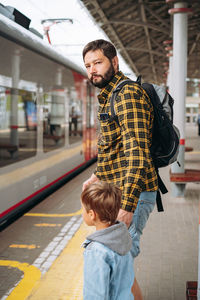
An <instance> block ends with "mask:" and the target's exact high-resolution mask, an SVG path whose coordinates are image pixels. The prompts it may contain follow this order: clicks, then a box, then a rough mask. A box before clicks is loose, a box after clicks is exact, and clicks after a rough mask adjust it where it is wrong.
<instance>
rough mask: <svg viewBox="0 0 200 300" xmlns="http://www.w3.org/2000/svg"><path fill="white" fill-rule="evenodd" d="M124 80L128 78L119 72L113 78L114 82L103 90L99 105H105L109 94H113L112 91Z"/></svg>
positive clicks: (99, 96) (99, 97)
mask: <svg viewBox="0 0 200 300" xmlns="http://www.w3.org/2000/svg"><path fill="white" fill-rule="evenodd" d="M124 79H127V77H126V76H125V75H124V74H123V73H122V72H121V71H118V72H117V73H116V74H115V76H114V77H113V78H112V80H111V81H110V82H109V83H108V84H107V85H106V86H105V87H104V88H102V89H101V91H100V94H99V95H98V100H99V103H104V102H105V100H107V99H108V97H109V94H110V93H111V92H112V90H113V89H114V88H115V87H116V86H117V84H118V83H119V81H121V80H124Z"/></svg>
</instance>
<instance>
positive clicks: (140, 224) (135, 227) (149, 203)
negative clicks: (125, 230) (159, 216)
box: [129, 192, 157, 258]
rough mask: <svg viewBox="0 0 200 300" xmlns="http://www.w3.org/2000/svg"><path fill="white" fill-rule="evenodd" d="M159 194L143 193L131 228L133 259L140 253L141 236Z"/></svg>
mask: <svg viewBox="0 0 200 300" xmlns="http://www.w3.org/2000/svg"><path fill="white" fill-rule="evenodd" d="M156 195H157V192H142V193H141V194H140V198H139V201H138V204H137V208H136V210H135V212H134V214H133V220H132V223H131V225H130V227H129V232H130V235H131V237H132V241H133V245H132V249H131V254H132V256H133V258H135V257H136V256H138V254H139V253H140V236H141V234H142V232H143V229H144V227H145V225H146V222H147V220H148V218H149V215H150V213H151V212H152V211H153V209H154V206H155V203H156Z"/></svg>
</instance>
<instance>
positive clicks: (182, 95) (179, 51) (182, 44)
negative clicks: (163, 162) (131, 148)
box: [167, 0, 191, 197]
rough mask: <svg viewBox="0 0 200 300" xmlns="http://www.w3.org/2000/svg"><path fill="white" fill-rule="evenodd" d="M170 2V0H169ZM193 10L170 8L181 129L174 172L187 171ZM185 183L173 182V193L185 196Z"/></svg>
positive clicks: (182, 5) (178, 5) (182, 4)
mask: <svg viewBox="0 0 200 300" xmlns="http://www.w3.org/2000/svg"><path fill="white" fill-rule="evenodd" d="M167 2H169V0H168V1H167ZM189 12H191V10H190V9H189V8H188V7H187V3H186V2H178V3H175V4H174V8H172V9H170V10H169V13H170V14H172V15H173V67H172V74H173V86H172V90H171V93H172V97H173V98H174V100H175V103H174V123H175V125H176V126H177V127H178V128H179V130H180V150H179V155H178V161H179V163H180V166H179V165H178V164H177V163H174V164H173V165H172V168H171V172H172V173H184V172H185V166H184V165H185V99H186V77H187V44H188V35H187V31H188V13H189ZM184 191H185V184H177V183H172V194H173V195H174V196H176V197H177V196H181V197H182V196H184Z"/></svg>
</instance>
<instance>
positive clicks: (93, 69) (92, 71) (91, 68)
mask: <svg viewBox="0 0 200 300" xmlns="http://www.w3.org/2000/svg"><path fill="white" fill-rule="evenodd" d="M96 72H97V70H96V67H95V65H91V66H90V74H94V73H96Z"/></svg>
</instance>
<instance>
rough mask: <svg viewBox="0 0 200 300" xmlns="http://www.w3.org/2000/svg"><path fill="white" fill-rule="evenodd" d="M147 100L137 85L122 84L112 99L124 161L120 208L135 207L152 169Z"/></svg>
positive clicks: (133, 208)
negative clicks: (118, 124) (124, 170)
mask: <svg viewBox="0 0 200 300" xmlns="http://www.w3.org/2000/svg"><path fill="white" fill-rule="evenodd" d="M147 99H148V98H147V96H146V95H145V93H144V91H143V90H142V89H141V88H140V87H139V86H138V85H134V86H133V85H132V86H131V85H125V86H124V87H123V89H122V90H121V92H120V93H119V94H118V96H117V99H116V102H115V110H116V114H117V115H118V120H119V123H120V129H121V136H122V143H123V149H124V154H125V156H126V160H127V172H126V176H125V179H124V185H123V194H122V202H121V208H122V209H124V210H127V211H134V210H135V209H136V206H137V202H138V199H139V195H140V193H141V191H142V190H144V188H143V186H144V182H145V180H146V178H147V173H149V174H153V173H154V172H155V171H154V167H153V165H152V160H151V155H150V151H149V146H150V143H151V128H152V122H153V121H152V114H153V108H152V105H151V104H150V102H149V101H148V100H147Z"/></svg>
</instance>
